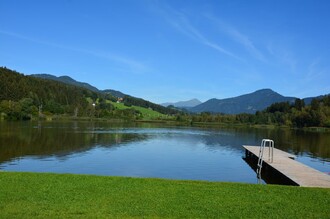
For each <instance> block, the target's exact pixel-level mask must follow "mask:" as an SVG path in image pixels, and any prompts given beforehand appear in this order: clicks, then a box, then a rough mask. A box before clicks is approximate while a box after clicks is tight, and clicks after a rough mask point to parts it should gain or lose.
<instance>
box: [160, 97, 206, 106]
mask: <svg viewBox="0 0 330 219" xmlns="http://www.w3.org/2000/svg"><path fill="white" fill-rule="evenodd" d="M201 103H202V102H201V101H200V100H198V99H197V98H193V99H191V100H186V101H179V102H174V103H162V104H160V105H162V106H170V105H173V106H175V107H179V108H191V107H195V106H197V105H199V104H201Z"/></svg>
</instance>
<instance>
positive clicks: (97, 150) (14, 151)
mask: <svg viewBox="0 0 330 219" xmlns="http://www.w3.org/2000/svg"><path fill="white" fill-rule="evenodd" d="M0 130H1V133H0V142H1V144H0V170H5V171H28V172H53V173H76V174H94V175H107V176H130V177H152V178H168V179H187V180H207V181H226V182H244V183H257V182H258V180H257V177H256V173H255V171H254V170H253V169H252V168H251V167H250V166H249V164H248V163H247V162H246V161H245V160H244V159H243V158H244V150H243V148H242V145H243V144H245V145H260V143H261V140H262V139H263V138H270V139H273V140H274V141H275V147H276V148H279V149H281V150H284V151H287V152H289V153H292V154H295V155H296V156H297V160H298V161H300V162H302V163H304V164H306V165H308V166H311V167H313V168H315V169H318V170H320V171H321V172H326V173H328V174H329V173H330V133H326V132H311V131H302V130H289V129H262V128H239V127H233V128H195V127H175V126H165V125H159V124H140V123H139V124H112V123H106V122H75V121H74V122H1V123H0ZM263 183H265V181H263ZM267 183H269V182H267ZM277 183H280V182H277Z"/></svg>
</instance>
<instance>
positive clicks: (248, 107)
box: [191, 88, 296, 114]
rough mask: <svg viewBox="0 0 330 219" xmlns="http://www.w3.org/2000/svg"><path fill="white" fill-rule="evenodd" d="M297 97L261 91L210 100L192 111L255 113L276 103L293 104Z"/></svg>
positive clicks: (265, 90)
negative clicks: (286, 102)
mask: <svg viewBox="0 0 330 219" xmlns="http://www.w3.org/2000/svg"><path fill="white" fill-rule="evenodd" d="M295 99H296V98H295V97H284V96H282V95H280V94H279V93H277V92H275V91H273V90H272V89H269V88H266V89H260V90H257V91H254V92H252V93H248V94H244V95H241V96H237V97H231V98H226V99H216V98H213V99H210V100H208V101H206V102H204V103H202V104H200V105H198V106H195V107H193V108H192V109H191V111H192V112H197V113H198V112H213V113H225V114H239V113H255V112H256V111H258V110H259V111H261V110H264V109H265V108H267V107H268V106H270V105H271V104H273V103H276V102H285V101H289V102H293V101H294V100H295Z"/></svg>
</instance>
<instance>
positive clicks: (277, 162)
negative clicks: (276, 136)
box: [243, 145, 330, 188]
mask: <svg viewBox="0 0 330 219" xmlns="http://www.w3.org/2000/svg"><path fill="white" fill-rule="evenodd" d="M243 147H244V148H245V150H246V155H247V156H256V157H257V158H258V157H259V148H260V146H245V145H243ZM268 151H269V147H265V149H264V155H263V162H264V164H263V165H269V166H270V167H272V168H273V169H274V170H276V171H278V172H280V173H281V174H283V175H284V176H286V177H287V178H288V179H290V180H291V181H292V182H294V183H295V184H297V185H299V186H302V187H323V188H330V176H329V175H327V174H325V173H322V172H320V171H318V170H315V169H313V168H311V167H309V166H306V165H304V164H302V163H300V162H298V161H296V160H294V158H295V156H293V155H291V154H289V153H287V152H284V151H281V150H279V149H276V148H274V152H273V153H274V155H273V162H270V160H269V158H268V153H269V152H268Z"/></svg>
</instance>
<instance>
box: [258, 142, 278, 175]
mask: <svg viewBox="0 0 330 219" xmlns="http://www.w3.org/2000/svg"><path fill="white" fill-rule="evenodd" d="M267 143H268V161H269V162H271V163H272V162H273V159H274V141H273V140H270V139H262V141H261V145H260V148H259V158H258V165H257V177H258V178H259V179H260V178H261V169H262V163H263V156H264V149H265V146H266V145H267Z"/></svg>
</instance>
